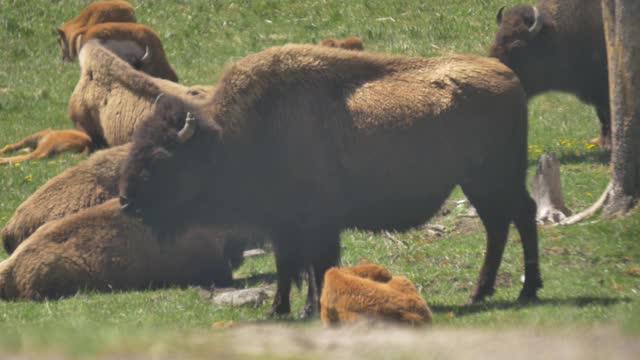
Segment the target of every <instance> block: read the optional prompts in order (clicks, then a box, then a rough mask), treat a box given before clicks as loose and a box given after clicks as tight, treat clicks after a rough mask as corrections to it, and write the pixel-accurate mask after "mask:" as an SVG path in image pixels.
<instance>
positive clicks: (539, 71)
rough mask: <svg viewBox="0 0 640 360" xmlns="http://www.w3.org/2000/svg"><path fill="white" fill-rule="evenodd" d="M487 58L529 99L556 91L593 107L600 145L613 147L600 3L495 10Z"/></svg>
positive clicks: (548, 0)
mask: <svg viewBox="0 0 640 360" xmlns="http://www.w3.org/2000/svg"><path fill="white" fill-rule="evenodd" d="M496 20H497V22H498V25H499V26H500V28H499V29H498V32H497V33H496V38H495V42H494V44H493V46H492V47H491V56H493V57H497V58H498V59H500V61H502V62H503V63H504V64H506V65H507V66H509V67H510V68H511V69H512V70H513V71H514V72H515V73H516V74H517V75H518V77H519V78H520V81H521V82H522V86H523V87H524V90H525V92H526V93H527V96H529V97H532V96H535V95H537V94H539V93H542V92H545V91H550V90H557V91H564V92H569V93H572V94H575V95H576V96H577V97H578V98H579V99H580V100H582V101H584V102H586V103H588V104H592V105H594V106H595V107H596V112H597V114H598V118H599V119H600V124H601V127H602V130H601V133H600V138H599V140H598V142H599V143H600V145H601V146H603V147H605V148H609V147H610V146H611V119H610V112H609V82H608V70H607V51H606V47H605V41H604V27H603V24H602V9H601V7H600V0H563V1H560V0H540V1H539V4H538V6H535V7H534V6H529V5H521V6H516V7H513V8H510V9H508V10H506V11H504V8H502V9H500V10H499V11H498V15H497V17H496Z"/></svg>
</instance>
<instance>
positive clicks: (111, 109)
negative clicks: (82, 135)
mask: <svg viewBox="0 0 640 360" xmlns="http://www.w3.org/2000/svg"><path fill="white" fill-rule="evenodd" d="M79 60H80V68H81V72H80V80H79V81H78V83H77V84H76V87H75V89H74V91H73V93H72V94H71V97H70V99H69V105H68V112H69V115H70V117H71V119H72V121H73V123H74V125H75V127H76V128H77V129H82V130H83V131H85V132H87V133H88V134H89V136H91V138H92V140H93V141H94V143H95V144H96V145H98V144H100V143H101V142H104V143H105V144H104V145H105V146H116V145H121V144H124V143H126V142H128V141H130V139H131V135H132V134H133V131H134V129H135V128H136V127H137V126H138V125H139V124H141V123H142V122H144V121H145V120H146V119H148V118H150V117H151V116H152V115H153V110H154V109H155V100H156V98H157V97H158V95H159V94H161V93H162V94H167V95H172V96H175V97H178V98H180V99H183V101H185V102H186V103H189V104H200V103H205V102H207V101H209V100H208V99H210V98H211V96H212V95H213V92H214V88H215V87H214V86H203V85H196V86H193V87H186V86H184V85H180V84H178V83H175V82H172V81H168V80H164V79H159V78H154V77H152V76H149V75H147V74H145V73H143V72H141V71H137V70H135V69H133V68H132V67H131V65H129V64H128V63H127V62H125V61H124V60H122V59H120V58H119V57H118V56H115V55H114V54H113V53H112V52H111V51H109V50H107V49H105V48H104V47H103V46H101V45H100V43H99V42H97V41H95V40H94V41H89V42H87V43H86V44H85V45H84V46H83V48H82V50H81V51H80V56H79Z"/></svg>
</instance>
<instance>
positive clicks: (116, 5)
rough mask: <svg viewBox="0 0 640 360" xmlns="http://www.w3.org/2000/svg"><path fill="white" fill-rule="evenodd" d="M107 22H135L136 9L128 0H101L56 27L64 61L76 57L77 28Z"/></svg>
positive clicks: (69, 60)
mask: <svg viewBox="0 0 640 360" xmlns="http://www.w3.org/2000/svg"><path fill="white" fill-rule="evenodd" d="M107 22H110V23H115V22H125V23H135V22H136V10H135V9H134V8H133V6H131V4H129V3H128V2H126V1H99V2H95V3H93V4H90V5H89V6H87V7H86V8H84V9H83V10H82V12H80V15H78V16H76V17H75V18H73V19H72V20H71V21H69V22H67V23H65V24H64V25H62V26H60V27H59V28H57V29H56V34H57V35H58V46H59V47H60V53H61V55H62V61H64V62H71V61H73V59H74V58H75V54H73V51H74V49H73V46H72V44H74V43H73V41H71V38H72V37H73V35H74V34H75V33H76V31H77V30H79V29H81V28H84V27H87V26H93V25H96V24H102V23H107Z"/></svg>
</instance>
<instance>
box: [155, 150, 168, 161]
mask: <svg viewBox="0 0 640 360" xmlns="http://www.w3.org/2000/svg"><path fill="white" fill-rule="evenodd" d="M169 158H171V153H170V152H169V151H167V149H165V148H161V147H157V148H155V149H153V151H152V152H151V159H153V160H154V161H156V160H167V159H169Z"/></svg>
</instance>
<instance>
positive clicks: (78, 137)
mask: <svg viewBox="0 0 640 360" xmlns="http://www.w3.org/2000/svg"><path fill="white" fill-rule="evenodd" d="M91 145H92V142H91V138H90V137H89V135H87V134H86V133H84V132H82V131H78V130H51V129H47V130H42V131H39V132H37V133H35V134H33V135H29V136H27V137H26V138H24V139H22V140H20V141H18V142H17V143H15V144H11V145H7V146H5V147H3V148H2V149H0V154H3V153H6V152H10V151H18V150H22V149H26V148H32V149H34V150H33V151H32V152H30V153H28V154H26V155H18V156H12V157H5V158H0V164H10V163H17V162H24V161H29V160H34V159H44V158H48V157H51V156H54V155H57V154H59V153H62V152H66V151H73V152H82V153H89V151H91Z"/></svg>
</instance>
